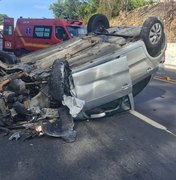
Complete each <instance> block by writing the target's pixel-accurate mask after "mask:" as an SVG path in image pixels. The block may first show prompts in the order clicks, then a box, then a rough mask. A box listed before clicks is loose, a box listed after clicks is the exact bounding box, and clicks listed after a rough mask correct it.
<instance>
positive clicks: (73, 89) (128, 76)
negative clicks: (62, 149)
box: [0, 14, 166, 141]
mask: <svg viewBox="0 0 176 180" xmlns="http://www.w3.org/2000/svg"><path fill="white" fill-rule="evenodd" d="M87 29H88V35H86V36H84V37H80V38H76V39H73V40H70V41H67V42H64V43H62V44H59V45H56V46H53V47H50V48H48V49H44V50H40V51H37V52H34V53H31V54H29V55H27V56H24V57H22V58H21V62H19V63H17V64H14V65H8V66H7V65H5V64H3V63H1V64H0V73H1V83H0V85H1V86H0V90H1V98H0V100H1V105H0V114H1V120H0V122H1V126H3V127H4V126H7V127H11V128H15V127H16V126H19V124H20V125H21V124H22V125H24V127H29V126H28V125H27V124H29V123H32V125H33V124H34V123H36V124H40V125H42V128H41V131H43V132H44V133H46V134H48V135H53V136H56V137H64V138H65V139H67V140H68V139H69V140H70V137H72V138H71V141H72V139H73V137H75V132H74V130H73V125H74V124H73V118H74V119H88V118H99V117H103V116H106V115H110V114H112V113H115V112H121V111H124V110H129V109H131V108H134V104H133V97H134V96H135V95H137V94H138V93H140V92H141V91H142V90H143V89H144V88H145V87H146V85H147V84H148V82H149V81H150V79H151V78H152V76H153V74H154V73H155V72H156V71H157V69H158V67H159V64H160V63H163V62H164V53H165V50H166V37H165V34H164V27H163V24H162V22H161V21H160V20H159V19H158V18H157V17H150V18H148V19H147V20H146V21H145V22H144V24H143V26H141V27H139V26H138V27H126V26H125V27H112V28H109V22H108V20H107V18H106V17H105V16H104V15H102V14H96V15H94V16H92V17H91V18H90V20H89V22H88V28H87ZM64 111H65V112H64ZM58 112H59V113H58ZM62 114H63V115H62ZM59 116H60V120H62V123H61V124H62V125H61V124H60V125H59V128H60V132H59V133H56V131H57V130H56V128H53V126H55V127H56V126H57V127H58V122H59V120H58V119H59ZM62 117H63V118H62ZM64 119H67V120H64ZM51 120H52V121H54V122H57V123H55V124H54V125H53V124H52V123H50V124H49V125H48V121H51ZM24 121H25V123H21V122H24ZM19 122H20V123H19ZM64 123H65V124H64ZM46 124H47V125H46ZM63 124H64V128H63V127H61V126H63ZM51 125H53V126H52V127H51ZM51 129H52V132H51Z"/></svg>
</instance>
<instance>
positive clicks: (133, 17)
mask: <svg viewBox="0 0 176 180" xmlns="http://www.w3.org/2000/svg"><path fill="white" fill-rule="evenodd" d="M150 16H157V17H159V18H160V19H161V20H162V21H163V22H164V26H165V32H166V35H167V39H168V42H172V43H176V2H161V3H157V4H154V5H150V6H145V7H143V8H139V9H136V10H134V11H131V12H128V13H124V12H122V13H120V15H119V16H118V17H116V18H114V19H112V20H111V21H110V23H111V25H112V26H119V25H132V26H138V25H142V24H143V22H144V20H145V19H146V18H148V17H150Z"/></svg>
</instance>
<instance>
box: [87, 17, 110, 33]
mask: <svg viewBox="0 0 176 180" xmlns="http://www.w3.org/2000/svg"><path fill="white" fill-rule="evenodd" d="M107 28H109V21H108V19H107V17H106V16H105V15H103V14H95V15H93V16H92V17H91V18H90V19H89V21H88V25H87V31H88V33H91V32H103V31H105V29H107Z"/></svg>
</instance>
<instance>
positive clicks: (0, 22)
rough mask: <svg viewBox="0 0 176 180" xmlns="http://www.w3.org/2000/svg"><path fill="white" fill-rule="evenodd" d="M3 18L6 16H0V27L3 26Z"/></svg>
mask: <svg viewBox="0 0 176 180" xmlns="http://www.w3.org/2000/svg"><path fill="white" fill-rule="evenodd" d="M4 17H7V15H6V14H0V25H2V24H3V20H4Z"/></svg>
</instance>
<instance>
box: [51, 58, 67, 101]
mask: <svg viewBox="0 0 176 180" xmlns="http://www.w3.org/2000/svg"><path fill="white" fill-rule="evenodd" d="M70 75H71V70H70V68H69V64H68V61H66V60H65V58H63V59H57V60H56V61H55V62H54V63H53V66H52V70H51V75H50V84H49V86H50V87H49V88H50V92H51V96H52V98H53V100H54V101H55V102H56V103H60V102H61V101H62V100H63V95H70V85H69V76H70Z"/></svg>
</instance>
